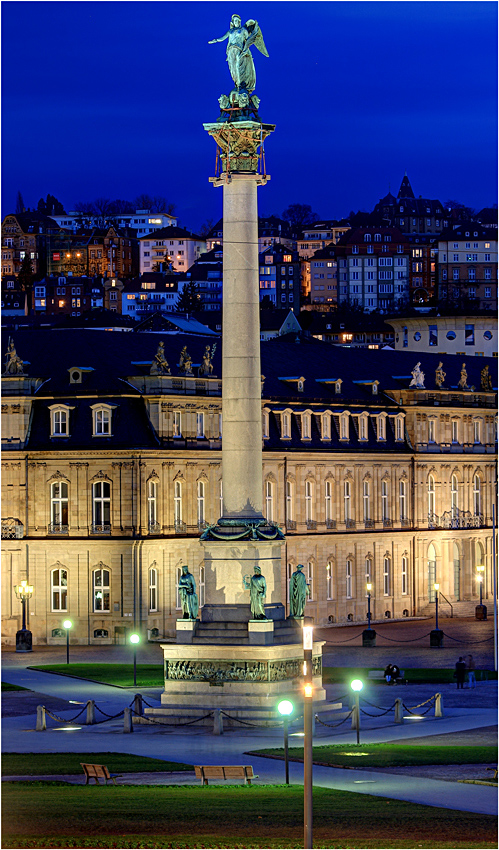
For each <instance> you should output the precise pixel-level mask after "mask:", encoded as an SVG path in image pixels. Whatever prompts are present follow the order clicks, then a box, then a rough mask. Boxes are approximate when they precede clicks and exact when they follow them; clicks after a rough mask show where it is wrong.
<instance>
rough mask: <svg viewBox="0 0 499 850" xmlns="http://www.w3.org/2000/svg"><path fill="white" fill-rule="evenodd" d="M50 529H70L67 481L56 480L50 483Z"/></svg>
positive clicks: (63, 530)
mask: <svg viewBox="0 0 499 850" xmlns="http://www.w3.org/2000/svg"><path fill="white" fill-rule="evenodd" d="M50 522H51V527H50V531H51V532H52V533H57V532H58V533H59V534H60V533H61V532H65V533H67V531H68V485H67V483H66V482H65V481H54V482H53V483H52V484H51V485H50Z"/></svg>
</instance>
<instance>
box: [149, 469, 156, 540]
mask: <svg viewBox="0 0 499 850" xmlns="http://www.w3.org/2000/svg"><path fill="white" fill-rule="evenodd" d="M157 517H158V484H157V482H156V481H154V480H150V481H148V483H147V519H148V522H149V531H155V530H156V524H157Z"/></svg>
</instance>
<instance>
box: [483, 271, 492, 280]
mask: <svg viewBox="0 0 499 850" xmlns="http://www.w3.org/2000/svg"><path fill="white" fill-rule="evenodd" d="M483 275H484V279H485V280H491V279H492V270H491V269H484V270H483Z"/></svg>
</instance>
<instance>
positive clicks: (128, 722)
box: [123, 708, 133, 732]
mask: <svg viewBox="0 0 499 850" xmlns="http://www.w3.org/2000/svg"><path fill="white" fill-rule="evenodd" d="M123 720H124V723H123V732H133V722H132V709H131V708H125V709H124V711H123Z"/></svg>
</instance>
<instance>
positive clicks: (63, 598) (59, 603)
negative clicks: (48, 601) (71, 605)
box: [50, 569, 68, 611]
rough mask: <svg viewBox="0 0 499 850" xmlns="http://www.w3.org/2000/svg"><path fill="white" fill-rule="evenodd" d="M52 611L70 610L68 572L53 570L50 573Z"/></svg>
mask: <svg viewBox="0 0 499 850" xmlns="http://www.w3.org/2000/svg"><path fill="white" fill-rule="evenodd" d="M50 585H51V594H52V611H67V610H68V571H67V570H63V569H58V570H52V572H51V573H50Z"/></svg>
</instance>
